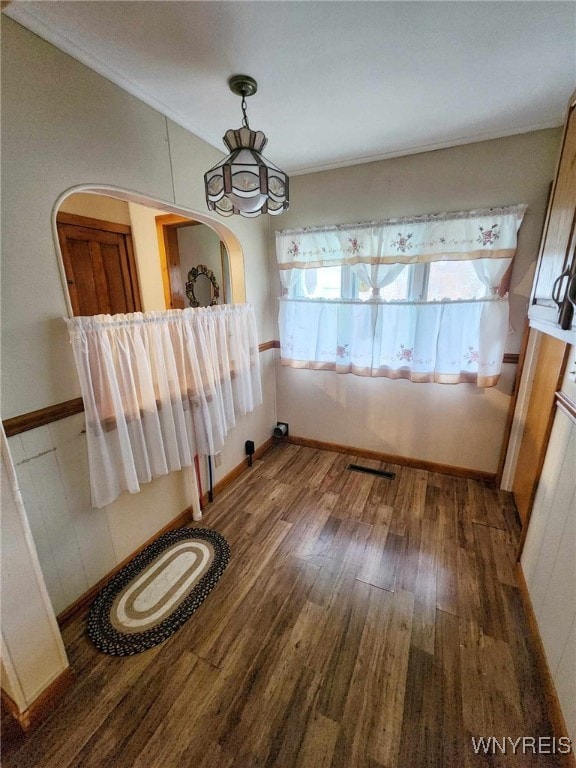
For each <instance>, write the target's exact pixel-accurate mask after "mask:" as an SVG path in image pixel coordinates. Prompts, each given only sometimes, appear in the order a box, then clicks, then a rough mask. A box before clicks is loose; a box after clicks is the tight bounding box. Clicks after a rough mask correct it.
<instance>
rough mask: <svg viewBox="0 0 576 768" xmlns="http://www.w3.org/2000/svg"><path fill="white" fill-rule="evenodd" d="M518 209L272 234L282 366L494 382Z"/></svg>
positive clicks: (501, 348) (519, 215)
mask: <svg viewBox="0 0 576 768" xmlns="http://www.w3.org/2000/svg"><path fill="white" fill-rule="evenodd" d="M524 210H525V206H513V207H510V208H501V209H491V210H484V211H464V212H460V213H447V214H433V215H430V216H421V217H416V218H414V219H394V220H388V221H385V222H376V223H374V222H369V223H366V224H358V225H355V226H352V227H344V226H341V227H338V226H337V227H328V228H325V229H323V228H312V229H306V230H296V231H295V230H292V231H287V232H278V233H277V234H276V253H277V258H278V266H279V270H280V278H281V281H282V285H283V288H284V295H283V297H282V299H281V302H280V315H279V325H280V349H281V362H282V364H283V365H290V366H292V367H294V368H310V369H319V370H333V371H336V372H338V373H354V374H356V375H359V376H387V377H389V378H408V379H410V380H411V381H418V382H427V381H435V382H439V383H451V384H453V383H459V382H477V383H478V385H479V386H493V385H494V384H496V382H497V381H498V377H499V373H500V369H501V365H502V357H503V353H504V345H505V341H506V336H507V332H508V300H507V298H506V292H507V284H508V280H509V278H510V271H511V265H512V260H513V257H514V253H515V249H516V239H517V232H518V228H519V227H520V224H521V222H522V218H523V215H524Z"/></svg>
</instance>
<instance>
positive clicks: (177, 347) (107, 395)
mask: <svg viewBox="0 0 576 768" xmlns="http://www.w3.org/2000/svg"><path fill="white" fill-rule="evenodd" d="M67 323H68V329H69V333H70V340H71V343H72V347H73V350H74V359H75V362H76V367H77V370H78V375H79V377H80V385H81V391H82V397H83V400H84V408H85V412H86V436H87V442H88V455H89V464H90V484H91V491H92V503H93V506H95V507H103V506H105V505H107V504H110V503H111V502H112V501H114V499H115V498H117V497H118V495H119V494H120V493H121V492H122V491H125V490H127V491H130V492H131V493H136V492H137V491H139V490H140V485H141V484H142V483H147V482H150V480H152V479H153V478H154V477H158V476H159V475H165V474H167V473H168V472H173V471H176V470H180V469H182V468H183V467H189V466H191V465H192V464H193V462H194V456H195V455H196V454H205V455H213V454H215V453H217V452H218V451H219V450H221V449H222V447H223V446H224V440H225V437H226V434H227V433H228V431H229V430H230V429H231V428H232V427H234V425H235V423H236V417H237V416H238V415H243V414H246V413H249V412H251V411H253V410H254V409H255V408H256V407H257V406H258V405H260V404H261V402H262V390H261V383H260V367H259V366H260V364H259V354H258V339H257V333H256V322H255V317H254V309H253V307H252V306H251V305H240V306H234V307H232V306H226V305H221V306H215V307H207V308H198V309H192V308H189V309H183V310H167V311H163V312H146V313H141V312H136V313H133V314H126V315H121V314H119V315H96V316H94V317H74V318H71V319H68V320H67Z"/></svg>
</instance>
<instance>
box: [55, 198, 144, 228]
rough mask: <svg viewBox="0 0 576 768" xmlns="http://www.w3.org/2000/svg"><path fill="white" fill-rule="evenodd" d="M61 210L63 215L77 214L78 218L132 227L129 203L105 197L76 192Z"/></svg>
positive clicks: (67, 199)
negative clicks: (85, 217) (86, 217)
mask: <svg viewBox="0 0 576 768" xmlns="http://www.w3.org/2000/svg"><path fill="white" fill-rule="evenodd" d="M59 210H60V211H62V212H63V213H75V214H76V215H77V216H88V217H89V218H91V219H100V220H101V221H113V222H114V223H115V224H126V225H127V226H130V223H131V222H130V212H129V210H128V203H126V202H125V201H124V200H115V199H114V198H113V197H105V196H104V195H93V194H90V193H86V192H75V193H74V194H72V195H70V196H69V197H67V198H66V200H64V201H63V202H62V205H61V206H60V209H59Z"/></svg>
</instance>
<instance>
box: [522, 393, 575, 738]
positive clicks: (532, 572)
mask: <svg viewBox="0 0 576 768" xmlns="http://www.w3.org/2000/svg"><path fill="white" fill-rule="evenodd" d="M575 466H576V418H575V417H574V415H570V414H569V412H568V410H567V409H565V408H564V407H561V406H560V407H558V408H557V409H556V417H555V420H554V426H553V428H552V434H551V435H550V442H549V446H548V451H547V454H546V460H545V462H544V468H543V470H542V475H541V477H540V483H539V486H538V491H537V493H536V500H535V502H534V507H533V510H532V516H531V519H530V527H529V529H528V534H527V537H526V543H525V545H524V550H523V553H522V558H521V565H522V570H523V573H524V577H525V579H526V584H527V588H528V594H529V596H530V601H531V603H532V608H533V611H534V615H535V617H536V622H537V624H538V630H539V632H540V637H541V639H542V645H543V648H544V653H545V656H546V662H547V664H548V668H549V671H550V675H551V677H552V680H553V681H554V686H555V688H556V693H557V696H558V701H559V703H560V707H561V709H562V713H563V715H564V720H565V721H566V727H567V730H568V734H569V736H570V738H571V739H572V741H573V742H576V593H575V591H574V586H575V584H576V483H575V480H574V467H575Z"/></svg>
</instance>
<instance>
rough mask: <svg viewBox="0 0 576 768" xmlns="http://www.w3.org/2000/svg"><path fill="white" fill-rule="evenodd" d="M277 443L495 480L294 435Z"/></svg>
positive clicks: (464, 470) (489, 475) (472, 471)
mask: <svg viewBox="0 0 576 768" xmlns="http://www.w3.org/2000/svg"><path fill="white" fill-rule="evenodd" d="M278 442H284V443H293V444H294V445H304V446H306V447H307V448H319V449H321V450H324V451H336V452H337V453H347V454H349V455H351V456H361V457H362V458H365V459H374V460H375V461H383V462H386V463H387V464H400V465H401V466H404V467H412V468H413V469H426V470H428V472H440V473H441V474H443V475H453V476H455V477H464V478H467V479H469V480H478V481H479V482H481V483H487V484H490V485H493V484H494V482H495V480H496V473H494V472H483V471H482V470H480V469H468V468H467V467H454V466H452V465H451V464H437V463H436V462H434V461H425V460H424V459H412V458H409V457H407V456H396V454H393V453H381V452H380V451H371V450H368V449H366V448H354V447H353V446H351V445H340V444H338V443H325V442H324V441H323V440H311V439H309V438H307V437H298V436H296V435H288V437H283V438H280V439H279V440H278Z"/></svg>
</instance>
